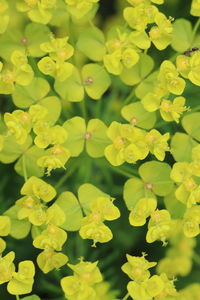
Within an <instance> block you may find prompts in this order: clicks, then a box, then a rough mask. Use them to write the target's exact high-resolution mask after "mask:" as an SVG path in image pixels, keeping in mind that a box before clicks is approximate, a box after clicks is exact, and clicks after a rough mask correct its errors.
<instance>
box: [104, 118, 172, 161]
mask: <svg viewBox="0 0 200 300" xmlns="http://www.w3.org/2000/svg"><path fill="white" fill-rule="evenodd" d="M130 122H132V123H134V120H133V119H132V120H130ZM107 135H108V137H109V138H110V140H111V141H112V144H111V145H108V146H107V147H106V148H105V156H106V158H107V159H108V161H109V162H110V163H111V164H112V165H114V166H119V165H121V164H123V163H124V162H127V163H135V162H137V161H138V160H143V159H145V158H146V157H147V155H148V154H149V152H150V153H152V154H154V155H155V156H156V158H157V159H159V160H161V161H162V160H164V158H165V151H168V150H169V147H168V144H167V141H168V139H169V134H168V133H166V134H164V135H162V134H160V132H159V131H157V130H155V129H152V130H151V131H149V132H146V131H145V130H143V129H140V128H136V127H134V124H120V123H118V122H112V123H111V125H110V127H109V128H108V131H107Z"/></svg>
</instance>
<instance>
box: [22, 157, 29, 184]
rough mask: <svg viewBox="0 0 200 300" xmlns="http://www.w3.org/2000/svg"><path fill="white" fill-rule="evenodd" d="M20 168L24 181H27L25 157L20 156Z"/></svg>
mask: <svg viewBox="0 0 200 300" xmlns="http://www.w3.org/2000/svg"><path fill="white" fill-rule="evenodd" d="M22 168H23V175H24V180H25V181H27V180H28V175H27V170H26V162H25V155H22Z"/></svg>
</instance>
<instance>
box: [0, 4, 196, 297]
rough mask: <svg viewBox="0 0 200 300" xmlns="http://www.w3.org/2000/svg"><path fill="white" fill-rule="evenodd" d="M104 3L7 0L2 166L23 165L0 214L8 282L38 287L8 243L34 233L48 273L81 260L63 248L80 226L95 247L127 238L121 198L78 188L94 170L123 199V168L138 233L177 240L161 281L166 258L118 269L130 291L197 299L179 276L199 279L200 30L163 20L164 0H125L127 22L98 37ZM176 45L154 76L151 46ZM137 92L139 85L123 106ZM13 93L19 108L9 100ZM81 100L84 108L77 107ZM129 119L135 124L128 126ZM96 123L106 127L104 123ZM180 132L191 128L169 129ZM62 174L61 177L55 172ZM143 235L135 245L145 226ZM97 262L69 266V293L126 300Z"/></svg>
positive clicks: (0, 32)
mask: <svg viewBox="0 0 200 300" xmlns="http://www.w3.org/2000/svg"><path fill="white" fill-rule="evenodd" d="M99 2H100V1H99V0H16V1H14V2H13V1H12V0H0V17H1V24H0V58H1V61H0V94H2V103H3V104H2V105H1V102H0V109H2V110H3V111H5V110H7V105H8V107H9V108H8V112H5V113H4V114H2V115H1V116H0V162H2V163H4V164H11V163H15V164H14V170H15V171H16V172H17V174H19V175H20V176H22V177H23V178H24V180H25V183H24V184H23V186H22V187H21V190H20V194H21V198H20V199H18V200H16V201H15V203H13V204H11V207H10V208H8V209H7V210H5V211H4V212H3V215H2V216H0V284H3V283H7V290H8V293H10V294H12V295H17V298H18V295H24V294H28V293H31V292H32V289H33V281H34V275H35V266H34V262H32V261H30V260H25V261H22V262H20V263H19V266H18V271H16V270H15V265H14V263H13V261H14V258H15V253H14V252H13V251H10V249H9V247H10V246H9V243H8V244H6V238H7V236H8V235H10V236H11V237H13V238H15V239H24V238H26V237H27V236H28V235H29V234H30V236H31V238H32V245H33V247H34V248H36V249H40V250H41V252H40V253H39V255H37V259H36V262H37V265H38V267H39V268H40V269H41V270H42V272H43V273H44V274H47V273H49V272H51V271H53V270H58V269H60V268H61V267H63V266H64V265H66V264H67V262H68V260H71V259H72V258H71V257H70V256H71V254H70V251H69V254H68V252H67V251H68V249H69V250H70V242H71V241H70V242H69V243H67V244H66V241H67V238H68V232H70V231H72V232H75V234H76V235H77V236H78V235H79V236H78V239H80V240H81V243H84V244H83V245H84V246H85V245H87V244H86V243H87V241H85V240H88V239H89V240H92V241H93V243H92V247H96V248H97V249H96V250H97V251H98V246H99V244H97V243H108V242H110V241H111V240H112V239H113V237H114V239H115V238H116V240H117V238H118V241H120V242H121V240H120V237H118V234H117V233H115V232H114V230H111V229H110V228H111V227H109V226H110V225H109V222H108V221H113V223H115V222H114V221H115V220H116V223H115V224H117V222H118V224H120V225H119V226H121V222H120V221H121V220H122V218H123V214H122V211H123V210H121V209H119V208H118V207H117V206H116V205H115V202H117V201H114V200H115V198H113V197H111V196H110V195H108V194H106V193H105V192H103V191H101V190H100V189H98V188H97V187H96V186H94V185H92V184H88V183H84V184H82V183H83V182H87V181H89V180H88V178H87V176H88V174H89V172H91V173H92V172H93V173H94V174H95V175H94V181H97V183H96V185H97V186H102V183H104V181H105V182H106V183H107V182H110V183H111V184H110V186H109V187H106V186H105V191H106V189H107V192H108V193H109V194H111V195H114V194H117V193H118V192H116V193H114V192H115V191H114V192H113V190H112V191H111V188H113V189H115V188H116V187H118V188H120V193H119V194H120V196H121V194H122V189H123V187H121V186H120V183H119V184H118V182H117V184H114V182H113V181H112V178H111V177H112V175H111V172H112V171H113V172H116V173H120V174H121V175H125V176H127V177H129V179H128V180H127V181H126V182H125V185H124V189H123V198H124V201H125V204H126V206H127V209H128V211H129V217H128V220H129V223H130V225H131V226H133V227H139V226H144V225H145V224H146V223H147V222H148V223H147V230H146V231H147V232H146V242H147V243H154V242H156V241H161V242H162V243H163V245H164V246H167V241H169V243H170V248H169V249H167V250H166V255H165V257H164V258H163V259H161V260H160V261H159V263H158V266H157V274H159V275H152V276H151V274H150V272H149V268H151V267H154V266H155V265H156V263H155V262H149V261H148V260H147V259H146V258H145V256H146V255H145V254H143V255H142V256H141V257H137V256H131V255H127V260H128V262H126V263H125V264H124V265H123V266H122V271H123V272H124V273H126V274H127V275H128V276H129V278H130V279H131V281H130V282H129V283H128V285H127V289H128V296H130V297H131V298H132V299H134V300H153V299H154V300H168V299H170V300H179V299H180V300H183V299H184V300H197V299H198V297H199V289H200V287H199V285H198V284H196V285H195V284H194V285H191V286H188V287H187V288H185V289H183V290H181V291H180V292H179V293H177V292H176V289H175V287H174V280H175V279H174V278H175V277H176V276H186V275H188V274H189V273H190V272H191V270H192V259H194V257H193V256H194V253H195V252H194V251H195V250H194V247H195V246H196V239H195V237H197V236H198V235H199V233H200V205H199V203H200V185H199V182H200V181H199V177H200V155H199V152H200V145H199V142H200V129H199V125H198V124H199V118H200V113H198V112H196V113H195V112H193V111H192V110H193V108H194V110H196V111H198V110H199V107H198V106H197V107H195V102H194V103H193V99H190V86H192V84H194V85H196V86H200V77H199V74H200V51H199V49H198V45H199V44H198V43H199V35H198V32H197V31H198V26H199V23H200V22H199V20H198V21H197V23H196V25H195V26H194V28H192V26H191V24H190V22H189V21H187V20H185V19H178V20H174V18H173V17H170V16H166V15H165V14H164V13H163V12H161V11H163V9H160V10H159V6H158V5H162V4H164V0H127V1H124V0H122V1H121V2H123V3H121V7H123V12H122V13H121V15H122V17H123V21H122V22H124V21H125V24H124V25H122V26H120V25H117V26H116V25H115V21H116V23H119V22H118V21H119V16H117V17H116V19H113V24H114V26H112V27H111V28H110V24H108V28H109V30H108V32H107V34H105V31H106V30H107V28H106V27H107V24H105V27H104V30H100V29H99V28H98V27H96V26H95V25H94V23H93V19H94V17H95V15H96V12H97V10H98V7H99V4H100V3H99ZM118 2H120V1H118ZM116 5H118V4H116ZM169 5H170V4H169ZM117 9H118V7H117ZM190 13H191V15H192V16H194V17H200V1H199V0H192V1H191V9H190ZM94 22H95V24H99V23H100V22H101V21H100V19H99V18H96V19H95V20H94ZM188 23H189V24H188ZM121 24H123V23H121ZM111 25H112V24H111ZM105 28H106V29H105ZM185 28H186V29H187V30H186V29H185ZM195 43H196V44H195ZM170 45H171V47H172V48H173V50H175V51H176V52H178V53H176V54H175V56H173V57H172V58H171V59H170V58H169V59H167V58H165V59H164V61H162V62H161V63H160V66H159V67H158V69H157V70H155V69H154V65H155V62H154V60H153V59H152V57H151V56H150V54H149V53H150V51H149V49H150V48H151V49H152V48H155V49H154V51H158V50H159V51H162V50H164V49H166V48H167V47H169V46H170ZM168 49H169V48H168ZM167 51H168V50H167ZM147 52H148V54H147ZM166 53H167V52H166ZM156 55H157V54H156ZM117 76H118V77H119V78H117ZM112 84H113V85H112ZM124 85H126V86H124ZM127 86H131V87H132V91H131V93H130V95H129V96H128V97H127V98H126V99H125V100H124V103H122V105H119V103H118V102H119V101H118V100H119V98H120V97H121V98H122V97H123V96H122V95H124V94H125V93H126V92H127V90H128V87H127ZM110 87H111V88H110ZM109 88H110V89H109ZM187 89H188V90H187ZM188 91H189V92H188ZM104 94H105V95H104ZM11 99H12V102H13V103H12V104H13V105H14V106H15V107H16V109H15V107H14V108H13V106H12V104H11V106H9V105H10V103H11ZM93 100H94V101H93ZM104 100H106V101H107V100H108V101H107V102H108V103H107V102H106V101H105V102H103V105H102V106H103V108H102V106H101V103H102V101H104ZM114 100H115V102H114ZM194 100H195V99H194ZM0 101H1V100H0ZM89 101H91V102H89ZM92 101H93V103H92ZM95 101H98V108H97V106H95V105H96V104H97V102H96V103H95ZM109 101H110V102H109ZM188 101H190V102H189V105H188V106H187V105H186V102H187V103H188ZM9 102H10V103H9ZM74 102H81V103H80V107H79V103H74ZM111 102H114V104H112V103H111ZM130 102H131V103H130ZM89 103H91V107H88V106H87V104H89ZM4 107H5V109H4ZM94 107H95V109H94ZM96 108H97V109H96ZM79 109H80V111H81V113H82V116H79ZM103 109H104V110H105V111H103ZM119 111H120V113H121V116H122V117H123V118H124V119H125V120H126V123H125V122H124V123H123V121H122V122H121V121H120V119H118V116H119ZM100 115H101V116H102V119H103V120H104V121H102V120H100V119H98V117H100ZM157 121H158V124H157ZM159 121H160V122H161V124H164V125H163V128H161V126H160V125H159V124H160V122H159ZM127 122H128V123H127ZM166 122H167V123H166ZM171 122H173V123H171ZM176 123H179V124H178V125H177V124H176ZM165 125H166V126H165ZM181 126H182V127H181ZM158 128H159V130H157V129H158ZM168 128H169V129H170V130H168ZM174 128H175V130H176V129H177V128H178V130H179V129H180V128H181V129H180V130H181V132H176V133H174V134H173V131H174V130H173V129H174ZM183 130H184V131H185V132H184V133H183ZM168 131H169V132H170V133H169V132H168ZM82 152H84V153H83V154H82ZM167 152H168V153H167ZM86 154H88V156H89V158H88V157H87V155H86ZM79 156H80V157H79ZM173 159H174V161H175V162H174V161H173ZM88 161H89V164H87V162H88ZM101 163H102V164H101ZM68 166H69V168H68ZM81 166H84V168H85V169H84V172H83V173H84V176H82V177H84V179H83V178H81V180H83V182H81V183H80V184H82V185H80V186H79V188H78V190H77V182H78V177H79V172H77V177H76V175H75V176H74V178H75V180H74V181H73V183H72V187H71V190H74V189H75V190H77V196H76V195H74V194H73V193H72V192H71V191H68V189H69V187H70V180H69V185H68V183H67V190H65V189H66V187H65V185H63V182H64V181H65V180H66V178H68V177H69V176H70V175H71V173H73V172H74V171H77V170H78V169H79V167H80V170H81ZM97 167H99V170H98V171H97ZM104 167H105V170H103V168H104ZM61 168H62V169H64V171H63V170H56V169H61ZM65 168H66V169H67V170H66V173H65ZM53 170H56V171H55V173H53V172H52V171H53ZM57 171H58V172H57ZM60 172H64V175H63V176H64V177H61V180H60V181H59V182H58V185H57V184H55V187H53V184H54V183H55V181H56V180H57V179H55V181H54V176H52V173H53V175H54V174H55V178H56V176H57V175H59V174H60ZM70 172H71V173H70ZM80 174H81V172H80ZM45 175H47V176H50V175H51V177H50V178H48V180H50V181H51V183H52V185H50V184H48V183H46V182H45V181H44V180H43V179H40V178H42V177H43V176H45ZM80 177H81V176H80ZM88 177H89V176H88ZM104 177H105V178H104ZM63 178H64V180H63ZM76 178H77V182H76ZM70 179H73V177H71V178H70ZM101 180H102V182H101ZM2 181H3V180H2ZM61 185H62V186H61ZM118 185H119V186H118ZM57 187H58V188H57ZM60 187H61V191H63V190H64V191H63V192H62V193H61V194H59V190H60ZM56 190H57V191H58V197H57V198H56V196H57V191H56ZM116 190H117V189H116ZM55 198H56V199H55ZM117 198H118V194H117ZM15 199H16V197H15ZM118 204H119V206H121V203H119V202H118V203H117V205H118ZM6 207H7V206H6ZM119 218H120V221H119V220H118V219H119ZM133 227H130V239H131V234H132V232H133V234H134V230H137V228H133ZM113 228H115V227H114V226H113ZM120 229H121V228H120ZM70 236H71V235H70ZM77 236H76V237H77ZM119 236H120V232H119ZM127 239H129V236H128V237H127ZM69 240H70V239H69ZM72 240H73V238H72ZM114 242H115V241H114ZM75 243H76V242H75ZM96 244H97V245H96ZM68 245H69V246H68ZM65 246H66V249H67V251H66V252H67V255H68V256H69V258H68V256H67V255H66V252H65ZM68 247H69V248H68ZM101 247H102V248H103V245H101ZM108 247H109V244H108ZM130 247H132V245H131V246H130ZM83 248H84V247H80V251H82V250H83ZM89 249H90V251H89V255H90V254H91V256H92V255H93V254H92V253H93V252H92V251H93V250H94V249H91V248H90V245H89ZM100 249H101V248H100ZM7 250H8V251H10V252H8V253H7V254H5V255H4V256H3V254H2V253H3V252H4V251H7ZM96 250H95V251H96ZM36 251H38V250H36ZM97 254H98V253H97ZM81 255H82V254H81ZM84 255H85V254H84ZM95 255H96V254H95ZM76 258H77V257H76ZM95 259H96V258H95ZM197 260H198V258H197ZM97 263H98V262H97V261H96V262H94V263H92V262H89V261H84V260H83V259H81V261H80V262H79V263H78V264H76V265H72V264H68V266H69V268H70V269H72V270H73V275H71V276H66V277H64V278H62V276H63V275H62V276H60V278H59V280H60V283H61V288H62V291H61V292H63V293H64V296H65V298H66V299H68V300H84V299H85V300H86V299H91V300H100V299H105V300H113V299H116V296H118V295H119V293H118V294H117V292H116V293H115V291H113V292H110V285H109V284H108V283H107V282H104V281H103V276H102V275H101V273H100V271H99V268H98V267H97ZM100 263H101V262H100ZM57 276H59V275H57ZM33 297H36V298H38V297H37V296H34V295H33ZM28 298H29V297H28ZM24 299H25V298H24ZM123 299H127V296H125V297H124V298H123Z"/></svg>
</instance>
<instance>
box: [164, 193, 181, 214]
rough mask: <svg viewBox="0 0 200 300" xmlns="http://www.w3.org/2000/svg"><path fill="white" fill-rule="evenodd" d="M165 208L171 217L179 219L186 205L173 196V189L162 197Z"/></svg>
mask: <svg viewBox="0 0 200 300" xmlns="http://www.w3.org/2000/svg"><path fill="white" fill-rule="evenodd" d="M164 203H165V206H166V209H167V210H168V211H169V212H170V215H171V217H172V219H181V218H183V215H184V213H185V210H186V206H185V205H184V204H183V203H181V202H180V201H178V200H177V199H176V196H175V190H174V191H172V192H171V193H170V194H168V195H167V196H166V197H165V198H164Z"/></svg>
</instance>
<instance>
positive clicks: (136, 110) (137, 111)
mask: <svg viewBox="0 0 200 300" xmlns="http://www.w3.org/2000/svg"><path fill="white" fill-rule="evenodd" d="M121 115H122V116H123V118H124V119H125V120H127V121H128V122H131V121H132V120H133V119H135V122H136V123H135V125H136V126H138V127H141V128H145V129H151V128H153V126H154V124H155V122H156V113H155V112H148V111H146V110H145V109H144V107H143V105H142V104H141V102H135V103H131V104H129V105H126V106H124V107H123V108H122V110H121Z"/></svg>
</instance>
